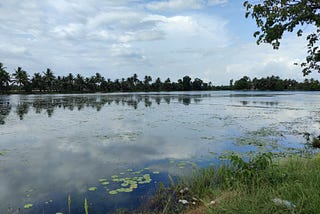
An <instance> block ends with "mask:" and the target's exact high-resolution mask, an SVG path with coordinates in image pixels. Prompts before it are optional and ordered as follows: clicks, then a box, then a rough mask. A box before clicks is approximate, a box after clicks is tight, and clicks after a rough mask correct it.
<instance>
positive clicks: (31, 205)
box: [23, 204, 33, 209]
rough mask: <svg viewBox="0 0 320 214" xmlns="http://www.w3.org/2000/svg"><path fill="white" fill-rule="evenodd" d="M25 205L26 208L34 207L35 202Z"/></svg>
mask: <svg viewBox="0 0 320 214" xmlns="http://www.w3.org/2000/svg"><path fill="white" fill-rule="evenodd" d="M23 207H24V208H25V209H30V208H31V207H33V204H25V205H24V206H23Z"/></svg>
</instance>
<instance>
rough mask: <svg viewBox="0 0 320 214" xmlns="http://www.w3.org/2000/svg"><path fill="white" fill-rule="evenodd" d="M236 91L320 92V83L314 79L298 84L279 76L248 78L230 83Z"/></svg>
mask: <svg viewBox="0 0 320 214" xmlns="http://www.w3.org/2000/svg"><path fill="white" fill-rule="evenodd" d="M230 85H231V88H232V89H234V90H260V91H320V82H319V81H318V80H315V79H313V78H311V79H305V80H304V81H303V82H297V81H296V80H293V79H284V80H283V79H280V77H278V76H271V77H266V78H260V79H258V78H253V79H250V78H249V77H247V76H244V77H242V78H241V79H239V80H237V81H235V82H234V84H233V82H232V81H230Z"/></svg>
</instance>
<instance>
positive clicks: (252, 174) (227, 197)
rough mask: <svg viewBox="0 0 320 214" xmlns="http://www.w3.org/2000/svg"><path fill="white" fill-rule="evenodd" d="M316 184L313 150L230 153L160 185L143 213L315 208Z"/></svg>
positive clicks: (319, 169)
mask: <svg viewBox="0 0 320 214" xmlns="http://www.w3.org/2000/svg"><path fill="white" fill-rule="evenodd" d="M319 189H320V156H319V155H316V156H309V157H298V156H291V157H287V158H284V159H275V158H274V157H272V155H271V154H270V153H267V154H260V155H257V156H256V157H254V158H251V159H250V160H246V161H245V160H243V159H241V158H240V157H238V156H236V155H232V156H230V164H228V165H225V166H221V167H219V168H213V167H211V168H206V169H201V170H199V171H197V172H195V174H194V175H193V176H192V178H191V179H186V180H180V181H179V182H176V183H174V181H172V184H171V186H170V187H168V188H165V187H161V188H160V189H159V190H158V194H156V196H155V197H154V198H153V199H152V200H151V202H150V203H149V204H150V206H149V209H148V210H147V211H146V213H187V214H197V213H198V214H199V213H257V212H259V213H318V212H319V210H320V204H319V201H320V195H319V191H318V190H319Z"/></svg>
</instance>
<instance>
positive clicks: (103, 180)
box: [99, 178, 107, 183]
mask: <svg viewBox="0 0 320 214" xmlns="http://www.w3.org/2000/svg"><path fill="white" fill-rule="evenodd" d="M106 181H107V179H105V178H101V179H99V182H100V183H103V182H106Z"/></svg>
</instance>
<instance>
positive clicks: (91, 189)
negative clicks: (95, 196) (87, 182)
mask: <svg viewBox="0 0 320 214" xmlns="http://www.w3.org/2000/svg"><path fill="white" fill-rule="evenodd" d="M88 190H89V191H91V192H94V191H96V190H97V187H89V188H88Z"/></svg>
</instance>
